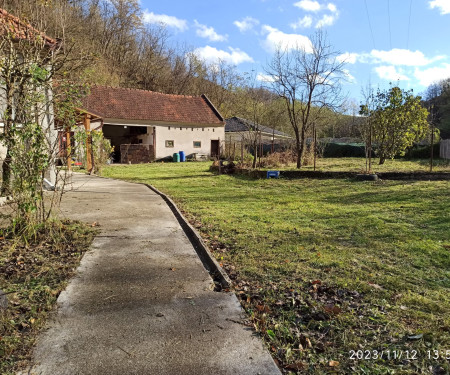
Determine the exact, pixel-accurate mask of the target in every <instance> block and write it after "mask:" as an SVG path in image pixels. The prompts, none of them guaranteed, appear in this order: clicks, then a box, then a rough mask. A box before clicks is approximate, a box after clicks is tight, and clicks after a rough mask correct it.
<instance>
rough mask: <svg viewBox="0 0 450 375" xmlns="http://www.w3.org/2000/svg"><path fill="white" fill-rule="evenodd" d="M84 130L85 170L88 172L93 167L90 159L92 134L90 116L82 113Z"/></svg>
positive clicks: (90, 171)
mask: <svg viewBox="0 0 450 375" xmlns="http://www.w3.org/2000/svg"><path fill="white" fill-rule="evenodd" d="M83 124H84V130H85V131H86V170H87V171H88V172H89V174H91V173H92V170H93V169H94V163H93V160H92V136H91V116H90V115H88V114H85V115H84V118H83Z"/></svg>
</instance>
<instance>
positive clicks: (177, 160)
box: [173, 152, 180, 163]
mask: <svg viewBox="0 0 450 375" xmlns="http://www.w3.org/2000/svg"><path fill="white" fill-rule="evenodd" d="M173 161H174V162H175V163H178V162H179V161H180V154H179V153H178V152H176V153H175V154H173Z"/></svg>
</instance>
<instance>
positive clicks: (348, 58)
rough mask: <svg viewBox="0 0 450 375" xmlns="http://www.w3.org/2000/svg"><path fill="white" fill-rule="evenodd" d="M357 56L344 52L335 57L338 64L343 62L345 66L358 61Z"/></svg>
mask: <svg viewBox="0 0 450 375" xmlns="http://www.w3.org/2000/svg"><path fill="white" fill-rule="evenodd" d="M358 57H359V55H358V54H357V53H350V52H345V53H343V54H342V55H339V56H337V57H336V60H337V61H339V62H345V63H347V64H354V63H356V61H357V60H358Z"/></svg>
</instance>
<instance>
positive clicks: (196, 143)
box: [194, 141, 202, 148]
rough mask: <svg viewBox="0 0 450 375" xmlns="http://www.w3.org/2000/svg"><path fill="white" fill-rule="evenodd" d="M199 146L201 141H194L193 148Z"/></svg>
mask: <svg viewBox="0 0 450 375" xmlns="http://www.w3.org/2000/svg"><path fill="white" fill-rule="evenodd" d="M201 147H202V142H200V141H194V148H201Z"/></svg>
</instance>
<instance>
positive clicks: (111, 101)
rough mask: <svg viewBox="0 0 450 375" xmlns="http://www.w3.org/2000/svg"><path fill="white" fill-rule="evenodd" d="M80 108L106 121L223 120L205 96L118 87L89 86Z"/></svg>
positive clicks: (203, 122)
mask: <svg viewBox="0 0 450 375" xmlns="http://www.w3.org/2000/svg"><path fill="white" fill-rule="evenodd" d="M83 109H85V110H87V111H89V112H92V113H95V114H97V115H99V116H101V117H103V118H104V119H105V120H106V119H123V120H143V121H154V122H166V123H167V122H168V123H184V124H200V125H223V124H224V120H223V118H222V116H221V115H220V113H219V112H218V111H217V110H216V109H215V108H214V106H213V105H212V104H211V102H210V101H209V99H208V98H207V97H206V96H205V95H202V96H183V95H170V94H161V93H158V92H153V91H146V90H137V89H126V88H120V87H107V86H93V87H91V92H90V94H89V95H88V96H87V97H86V98H84V100H83Z"/></svg>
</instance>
